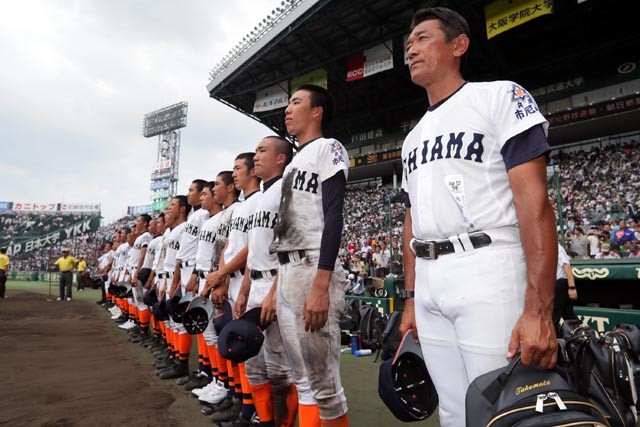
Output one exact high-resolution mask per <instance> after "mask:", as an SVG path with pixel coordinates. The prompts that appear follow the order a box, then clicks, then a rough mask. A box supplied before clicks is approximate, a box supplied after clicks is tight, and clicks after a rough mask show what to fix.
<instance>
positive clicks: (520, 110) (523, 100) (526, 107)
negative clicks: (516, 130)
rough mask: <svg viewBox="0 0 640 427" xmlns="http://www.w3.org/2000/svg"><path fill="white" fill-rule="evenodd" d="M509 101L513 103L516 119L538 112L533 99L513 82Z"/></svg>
mask: <svg viewBox="0 0 640 427" xmlns="http://www.w3.org/2000/svg"><path fill="white" fill-rule="evenodd" d="M511 94H512V96H511V101H512V102H513V103H514V104H515V107H516V110H515V112H514V114H515V116H516V119H518V120H522V119H524V118H525V117H529V116H531V115H533V114H535V113H537V112H538V106H537V105H536V103H535V102H534V100H533V97H532V96H531V95H530V94H529V92H527V91H526V90H524V89H523V88H521V87H520V86H518V85H517V84H514V85H513V86H512V87H511Z"/></svg>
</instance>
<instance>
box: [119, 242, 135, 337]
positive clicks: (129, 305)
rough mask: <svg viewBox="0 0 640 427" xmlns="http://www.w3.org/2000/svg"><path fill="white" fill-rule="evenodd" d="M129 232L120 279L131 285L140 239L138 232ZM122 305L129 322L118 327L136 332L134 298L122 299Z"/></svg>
mask: <svg viewBox="0 0 640 427" xmlns="http://www.w3.org/2000/svg"><path fill="white" fill-rule="evenodd" d="M128 230H129V232H128V234H127V237H126V239H127V240H126V242H127V243H126V248H127V251H126V253H125V254H124V261H123V262H122V267H121V268H122V270H121V271H120V275H119V277H118V281H119V282H125V283H129V281H130V280H131V258H130V255H131V254H132V252H131V251H132V250H133V245H134V244H135V241H136V239H137V238H138V235H137V232H136V231H135V230H131V229H128ZM122 304H123V306H124V307H125V310H124V311H125V313H126V314H127V318H128V320H127V321H126V322H125V323H123V324H122V325H120V326H118V327H119V328H120V329H124V330H126V331H131V332H134V329H137V328H138V322H137V320H138V319H137V317H136V316H137V312H136V306H135V304H134V300H133V297H131V298H122Z"/></svg>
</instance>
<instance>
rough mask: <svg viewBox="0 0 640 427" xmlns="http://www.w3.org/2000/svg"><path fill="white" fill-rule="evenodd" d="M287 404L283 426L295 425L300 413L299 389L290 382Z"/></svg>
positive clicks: (290, 426)
mask: <svg viewBox="0 0 640 427" xmlns="http://www.w3.org/2000/svg"><path fill="white" fill-rule="evenodd" d="M286 393H287V394H286V396H285V404H286V405H287V413H286V417H285V418H284V419H283V420H282V421H281V422H282V424H281V425H282V426H283V427H284V426H286V427H293V425H294V424H295V423H296V416H297V415H298V390H297V389H296V385H295V384H290V385H289V388H288V389H287V391H286Z"/></svg>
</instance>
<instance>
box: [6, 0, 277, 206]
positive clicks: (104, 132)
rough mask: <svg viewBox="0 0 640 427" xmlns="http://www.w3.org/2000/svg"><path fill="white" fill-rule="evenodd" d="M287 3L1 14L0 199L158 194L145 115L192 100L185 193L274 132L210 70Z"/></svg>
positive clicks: (30, 4)
mask: <svg viewBox="0 0 640 427" xmlns="http://www.w3.org/2000/svg"><path fill="white" fill-rule="evenodd" d="M279 3H280V2H279V1H278V0H261V1H259V0H254V1H244V2H218V1H206V0H188V1H180V2H176V1H169V0H160V1H153V0H137V1H136V0H132V1H128V0H127V1H125V0H114V1H103V0H93V1H85V0H77V1H68V0H58V1H52V0H21V1H19V2H8V3H6V4H4V5H3V13H2V15H1V16H0V52H2V56H1V58H2V64H3V65H2V66H1V67H0V129H2V136H1V137H0V138H1V141H2V147H3V150H2V151H3V155H2V156H0V171H2V172H1V173H2V176H3V178H4V182H5V183H7V184H8V185H5V186H3V189H2V191H1V192H0V200H4V201H13V200H23V201H50V202H62V201H64V202H82V203H85V202H86V203H101V204H102V209H103V215H104V216H105V217H106V218H107V219H114V218H116V217H117V216H119V215H121V214H123V213H124V212H125V210H126V207H127V205H137V204H145V203H148V202H149V175H150V172H151V166H152V165H153V164H154V163H155V160H156V144H157V140H156V139H155V138H150V139H145V138H144V137H142V135H141V128H142V117H143V116H144V114H146V113H149V112H151V111H153V110H156V109H158V108H162V107H165V106H167V105H171V104H173V103H175V102H179V101H187V102H189V117H188V125H187V127H186V128H185V129H183V133H182V150H181V161H180V177H181V179H180V182H179V184H178V189H179V191H185V190H186V188H187V185H188V182H190V181H191V180H192V179H194V178H200V177H203V178H213V176H214V175H215V173H216V172H217V171H219V170H223V169H230V168H231V166H232V163H233V157H234V156H235V154H237V153H238V152H241V151H248V150H251V149H253V148H254V147H255V145H256V144H257V142H258V139H259V138H260V137H261V136H263V135H265V134H267V133H270V131H269V130H268V129H267V128H265V127H264V126H262V125H260V124H259V123H257V122H255V121H254V120H252V119H249V118H247V117H245V116H243V115H242V114H240V113H238V112H235V111H233V110H232V109H230V108H228V107H226V106H224V105H222V104H221V103H219V102H217V101H214V100H212V99H211V98H209V96H208V94H207V91H206V88H205V86H206V84H207V81H208V72H209V70H210V69H211V68H212V67H213V65H215V63H216V62H217V61H218V60H219V59H220V58H221V57H222V56H223V55H224V54H225V53H226V52H227V51H228V50H229V49H230V48H231V47H232V46H233V45H234V44H235V43H237V42H238V41H239V40H240V39H241V38H242V36H243V35H245V34H246V33H247V32H248V31H249V30H251V29H253V27H254V26H255V25H256V23H257V22H258V21H260V20H261V19H262V18H263V17H264V16H266V15H267V13H269V12H270V11H271V9H273V8H274V7H275V6H276V5H278V4H279Z"/></svg>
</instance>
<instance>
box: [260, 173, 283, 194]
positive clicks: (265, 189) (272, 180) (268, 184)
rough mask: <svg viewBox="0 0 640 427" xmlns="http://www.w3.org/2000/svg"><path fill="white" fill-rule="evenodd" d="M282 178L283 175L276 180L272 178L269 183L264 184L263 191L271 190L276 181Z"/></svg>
mask: <svg viewBox="0 0 640 427" xmlns="http://www.w3.org/2000/svg"><path fill="white" fill-rule="evenodd" d="M280 178H282V175H278V176H276V177H275V178H271V179H270V180H269V181H267V182H265V183H263V184H262V187H263V190H262V191H267V190H268V189H269V187H271V186H272V185H273V184H275V183H276V181H278V180H279V179H280Z"/></svg>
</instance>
